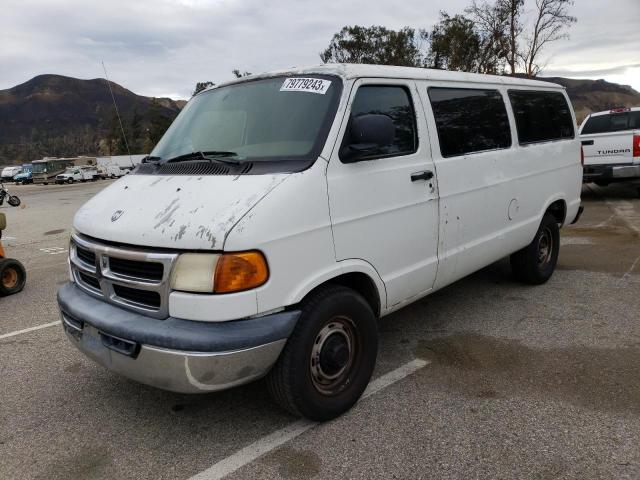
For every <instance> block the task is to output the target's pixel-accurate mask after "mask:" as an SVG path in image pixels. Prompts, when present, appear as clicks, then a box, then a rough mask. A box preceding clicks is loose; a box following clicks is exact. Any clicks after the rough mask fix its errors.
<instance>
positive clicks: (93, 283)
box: [78, 272, 100, 291]
mask: <svg viewBox="0 0 640 480" xmlns="http://www.w3.org/2000/svg"><path fill="white" fill-rule="evenodd" d="M78 276H79V277H80V279H81V280H82V281H83V282H84V283H86V284H87V285H89V286H90V287H91V288H95V289H96V290H98V291H100V282H98V279H97V278H96V277H94V276H92V275H87V274H86V273H82V272H78Z"/></svg>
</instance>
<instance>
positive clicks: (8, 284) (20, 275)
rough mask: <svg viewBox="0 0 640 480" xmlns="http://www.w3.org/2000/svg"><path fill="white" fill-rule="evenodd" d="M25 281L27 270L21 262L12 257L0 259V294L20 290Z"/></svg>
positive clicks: (11, 293) (3, 294) (9, 293)
mask: <svg viewBox="0 0 640 480" xmlns="http://www.w3.org/2000/svg"><path fill="white" fill-rule="evenodd" d="M26 281H27V272H26V271H25V269H24V267H23V266H22V263H20V262H19V261H18V260H14V259H12V258H3V259H0V296H3V297H4V296H7V295H13V294H14V293H18V292H20V291H21V290H22V289H23V288H24V284H25V283H26Z"/></svg>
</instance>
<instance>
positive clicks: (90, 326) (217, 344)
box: [58, 283, 300, 393]
mask: <svg viewBox="0 0 640 480" xmlns="http://www.w3.org/2000/svg"><path fill="white" fill-rule="evenodd" d="M58 305H59V306H60V310H61V314H62V324H63V327H64V330H65V333H66V334H67V336H68V337H69V339H70V341H71V343H73V344H74V345H75V346H76V347H77V348H78V349H79V350H80V351H81V352H83V353H84V354H85V355H87V356H88V357H89V358H91V359H92V360H94V361H96V362H97V363H99V364H101V365H103V366H104V367H106V368H108V369H109V370H112V371H114V372H117V373H119V374H121V375H124V376H126V377H128V378H131V379H133V380H136V381H138V382H141V383H144V384H147V385H151V386H154V387H157V388H161V389H163V390H170V391H174V392H180V393H202V392H211V391H216V390H224V389H227V388H231V387H234V386H237V385H241V384H243V383H247V382H250V381H252V380H255V379H257V378H260V377H262V376H264V375H265V374H266V373H267V372H268V371H269V370H270V369H271V367H272V366H273V364H274V363H275V362H276V360H277V359H278V356H279V355H280V352H281V351H282V349H283V348H284V345H285V343H286V340H287V338H288V337H289V335H290V334H291V332H292V331H293V328H294V327H295V324H296V322H297V320H298V317H299V316H300V312H299V311H286V312H279V313H275V314H271V315H265V316H263V317H258V318H251V319H245V320H234V321H229V322H211V323H209V322H193V321H190V320H181V319H177V318H172V317H169V318H167V319H164V320H159V319H156V318H152V317H148V316H145V315H142V314H139V313H135V312H130V311H128V310H124V309H122V308H119V307H117V306H115V305H111V304H108V303H106V302H103V301H101V300H99V299H96V298H94V297H92V296H90V295H88V294H86V293H84V292H83V291H82V290H80V289H79V288H78V287H77V286H76V285H75V284H73V283H67V284H65V285H64V286H63V287H62V288H60V290H59V291H58Z"/></svg>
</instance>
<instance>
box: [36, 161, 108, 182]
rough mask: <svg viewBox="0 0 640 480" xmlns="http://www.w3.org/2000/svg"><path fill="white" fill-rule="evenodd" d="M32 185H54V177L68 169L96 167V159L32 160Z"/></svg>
mask: <svg viewBox="0 0 640 480" xmlns="http://www.w3.org/2000/svg"><path fill="white" fill-rule="evenodd" d="M32 165H33V183H37V184H41V185H47V184H49V183H54V182H55V180H56V177H57V176H58V175H60V174H62V173H64V172H65V170H66V169H67V168H69V167H79V166H82V165H94V166H95V165H96V157H72V158H43V159H42V160H34V161H33V162H32Z"/></svg>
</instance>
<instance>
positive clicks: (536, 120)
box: [509, 90, 575, 145]
mask: <svg viewBox="0 0 640 480" xmlns="http://www.w3.org/2000/svg"><path fill="white" fill-rule="evenodd" d="M509 100H510V101H511V107H512V108H513V114H514V116H515V118H516V128H517V130H518V139H519V141H520V144H521V145H522V144H527V143H536V142H548V141H550V140H562V139H567V138H573V137H574V134H575V133H574V128H573V118H572V117H571V109H570V108H569V105H568V104H567V100H566V98H565V96H564V95H563V94H562V93H560V92H538V91H531V90H509Z"/></svg>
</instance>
